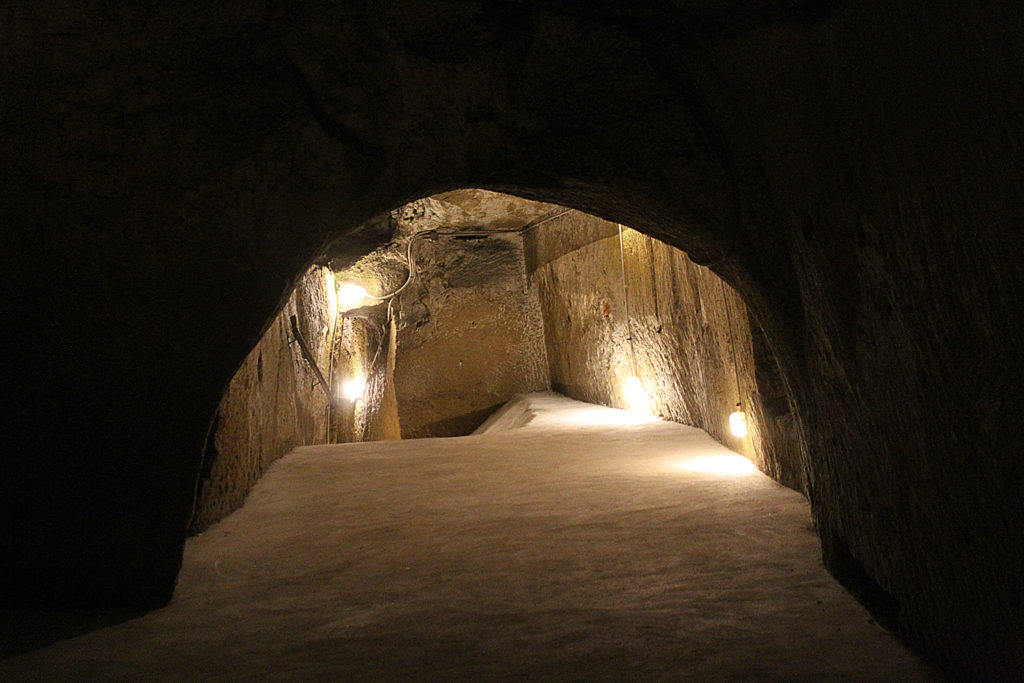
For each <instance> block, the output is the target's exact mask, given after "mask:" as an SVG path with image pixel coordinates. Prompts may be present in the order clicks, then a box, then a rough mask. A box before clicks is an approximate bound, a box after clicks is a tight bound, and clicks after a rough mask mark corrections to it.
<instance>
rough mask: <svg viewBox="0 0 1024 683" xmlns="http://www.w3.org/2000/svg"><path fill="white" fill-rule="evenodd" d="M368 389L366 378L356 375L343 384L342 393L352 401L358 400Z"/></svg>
mask: <svg viewBox="0 0 1024 683" xmlns="http://www.w3.org/2000/svg"><path fill="white" fill-rule="evenodd" d="M364 391H366V380H365V379H363V378H362V377H354V378H353V379H350V380H348V381H347V382H345V383H344V384H342V385H341V394H342V396H344V397H345V398H347V399H348V400H350V401H358V400H359V399H361V398H362V397H363V392H364Z"/></svg>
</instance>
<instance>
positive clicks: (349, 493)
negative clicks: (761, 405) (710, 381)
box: [0, 395, 934, 681]
mask: <svg viewBox="0 0 1024 683" xmlns="http://www.w3.org/2000/svg"><path fill="white" fill-rule="evenodd" d="M525 402H526V406H525V411H526V412H528V413H529V414H530V415H531V417H532V419H531V420H530V421H529V422H528V423H527V424H525V426H521V427H520V428H517V429H513V430H511V431H503V432H502V431H499V432H492V433H490V434H486V435H481V436H470V437H461V438H450V439H423V440H410V441H390V442H376V443H360V444H343V445H335V446H310V447H305V448H300V449H298V450H296V451H295V452H293V453H291V454H289V455H288V456H286V457H284V458H282V459H280V460H278V461H277V462H275V463H274V465H273V466H272V467H271V468H270V470H269V471H268V472H267V474H266V476H265V477H264V478H263V479H262V480H261V481H260V482H259V484H258V485H257V486H256V488H255V489H254V491H253V493H252V495H251V496H250V498H249V500H248V501H247V502H246V504H245V506H244V507H243V508H242V509H241V510H239V511H238V512H236V513H234V514H233V515H231V516H230V517H228V518H227V519H225V520H223V521H222V522H220V523H219V524H217V525H215V526H214V527H212V528H211V529H209V530H208V531H206V532H205V533H203V534H202V535H201V536H198V537H195V538H192V539H190V540H189V542H188V546H187V548H186V552H185V563H184V566H183V569H182V572H181V577H180V579H179V583H178V588H177V590H176V592H175V596H174V599H173V600H172V602H171V603H170V604H169V605H168V606H167V607H165V608H164V609H161V610H157V611H155V612H152V613H150V614H148V615H146V616H144V617H141V618H138V619H134V620H130V621H126V622H124V623H122V624H119V625H116V626H110V627H108V628H104V629H101V630H96V631H93V632H91V633H88V634H85V635H82V636H80V637H77V638H74V639H71V640H66V641H64V642H59V643H56V644H54V645H52V646H50V647H48V648H45V649H41V650H37V651H34V652H30V653H26V654H24V655H21V656H19V657H16V658H14V659H10V660H7V661H2V662H0V678H4V679H7V680H83V679H103V680H198V679H203V680H209V679H225V680H346V681H361V680H438V681H440V680H521V679H523V678H530V679H539V680H558V681H563V680H588V681H592V680H609V681H611V680H616V681H622V680H643V681H652V680H657V681H679V680H713V681H726V680H744V681H749V680H787V681H794V680H796V681H820V680H855V681H895V680H898V681H923V680H931V679H932V678H933V676H934V674H933V673H932V672H931V671H930V670H928V669H927V668H926V667H924V666H923V665H922V664H921V663H920V662H919V661H918V660H917V659H916V658H915V657H914V656H912V655H911V654H909V653H908V652H907V651H906V650H905V649H904V648H903V647H901V646H900V645H899V644H898V643H897V642H896V641H895V640H894V639H893V638H892V636H891V635H890V634H889V633H888V632H886V631H884V630H883V629H882V628H881V627H879V626H878V625H876V624H875V623H874V622H873V621H872V620H871V618H870V616H869V615H868V614H867V613H866V612H865V611H864V609H863V608H862V607H861V606H860V605H858V604H857V603H856V602H855V601H854V600H853V599H852V598H851V597H850V596H849V595H848V594H847V593H845V592H844V591H843V590H842V589H841V588H840V587H839V585H838V584H837V583H836V582H835V581H834V580H833V579H832V578H831V577H830V576H829V575H828V574H827V573H826V572H825V570H824V568H823V567H822V565H821V560H820V552H821V547H820V545H819V543H818V540H817V538H816V536H815V535H814V533H813V532H812V530H811V528H810V515H809V511H808V507H807V503H806V501H805V500H804V499H803V497H801V496H800V495H799V494H797V493H795V492H793V491H791V490H789V489H786V488H784V487H782V486H780V485H778V484H776V483H775V482H773V481H771V480H770V479H768V478H767V477H765V476H764V475H762V474H760V473H758V472H757V471H756V470H755V469H754V468H753V467H751V466H750V463H749V462H748V461H747V460H745V459H744V458H743V457H742V456H739V455H737V454H735V453H733V452H731V451H729V450H727V449H726V448H724V447H723V446H721V445H720V444H718V443H717V442H715V441H714V440H713V439H711V438H710V437H709V436H708V435H707V434H705V433H704V432H702V431H700V430H698V429H695V428H692V427H684V426H682V425H678V424H674V423H671V422H662V421H658V420H653V419H652V418H649V417H643V416H638V415H636V414H633V413H628V412H625V411H619V410H613V409H610V408H602V407H598V406H592V405H587V404H583V403H579V402H575V401H571V400H568V399H565V398H562V397H558V396H553V395H541V396H536V395H535V396H530V397H527V398H526V399H525ZM744 465H745V466H744Z"/></svg>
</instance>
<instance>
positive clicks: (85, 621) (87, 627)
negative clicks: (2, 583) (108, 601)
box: [0, 609, 147, 658]
mask: <svg viewBox="0 0 1024 683" xmlns="http://www.w3.org/2000/svg"><path fill="white" fill-rule="evenodd" d="M146 613H147V612H146V610H126V609H110V610H87V609H76V610H2V611H0V658H7V657H15V656H17V655H20V654H24V653H26V652H31V651H32V650H38V649H40V648H44V647H46V646H48V645H52V644H54V643H56V642H59V641H62V640H68V639H70V638H76V637H78V636H80V635H83V634H86V633H89V632H90V631H97V630H99V629H103V628H107V627H109V626H116V625H117V624H121V623H124V622H126V621H130V620H132V619H138V618H139V617H141V616H143V615H144V614H146Z"/></svg>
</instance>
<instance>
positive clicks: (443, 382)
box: [395, 235, 549, 438]
mask: <svg viewBox="0 0 1024 683" xmlns="http://www.w3.org/2000/svg"><path fill="white" fill-rule="evenodd" d="M417 268H418V270H419V273H418V275H417V278H416V280H415V282H414V283H413V284H412V286H411V287H410V289H411V291H410V292H409V294H408V295H407V296H405V297H403V304H402V314H401V321H402V324H401V327H400V329H399V331H398V355H397V361H396V365H395V380H396V385H395V386H396V397H397V400H398V408H399V414H400V420H401V424H402V435H403V437H405V438H419V437H434V436H460V435H463V434H468V433H470V432H472V431H473V430H474V429H476V428H477V427H478V426H479V425H480V424H481V423H482V422H483V421H484V420H486V419H487V417H488V416H489V415H490V414H491V413H492V412H494V411H495V410H496V409H497V408H499V407H500V406H501V405H502V404H503V403H505V402H506V401H508V400H509V399H510V398H512V396H514V395H515V394H518V393H525V392H531V391H542V390H545V389H547V388H548V386H549V382H548V367H547V357H546V355H545V351H544V328H543V326H542V323H541V315H540V309H539V308H538V306H537V302H536V300H535V299H534V297H533V295H532V292H531V291H530V290H529V288H528V287H527V285H526V276H525V271H524V262H523V247H522V239H521V238H520V237H518V236H505V235H496V236H494V237H488V238H486V239H467V240H461V239H445V240H443V241H438V242H426V243H424V244H423V245H422V247H421V248H420V250H419V256H418V258H417Z"/></svg>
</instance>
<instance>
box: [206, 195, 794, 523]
mask: <svg viewBox="0 0 1024 683" xmlns="http://www.w3.org/2000/svg"><path fill="white" fill-rule="evenodd" d="M374 223H375V224H386V225H388V226H389V228H388V230H389V231H390V233H391V234H392V235H393V236H392V238H391V240H390V241H389V242H388V243H387V244H385V245H383V246H381V247H379V248H378V249H376V250H374V251H373V252H371V253H370V254H368V255H366V256H364V257H361V258H359V259H358V260H356V261H355V262H351V260H350V259H346V258H344V257H342V258H337V259H331V258H327V259H325V262H326V265H323V266H314V267H313V268H312V269H310V270H309V271H307V273H306V274H305V275H304V276H303V278H301V279H300V281H299V283H298V285H297V286H296V288H295V289H294V290H293V291H292V292H291V294H290V295H289V297H288V301H287V304H286V305H285V307H284V308H283V309H282V311H281V312H280V313H279V314H278V315H277V317H276V318H275V319H274V321H273V322H272V323H271V324H270V326H269V327H268V329H267V330H266V331H265V332H264V335H263V337H262V338H261V339H260V341H259V342H258V343H257V345H256V346H255V348H254V349H253V350H252V351H250V353H249V354H248V355H247V356H246V359H245V361H244V362H243V363H242V365H241V368H240V369H239V370H238V371H237V372H236V374H235V376H234V377H233V379H232V380H231V382H230V384H229V387H228V390H227V392H226V393H225V395H224V397H223V398H222V399H221V401H220V405H219V407H218V409H217V413H216V415H215V416H214V418H213V420H212V422H211V432H210V434H209V435H208V437H207V440H206V448H205V453H204V460H203V466H202V469H201V475H200V481H199V486H198V499H197V503H196V509H195V511H194V513H193V517H192V521H191V523H190V528H191V530H192V531H193V532H199V531H202V530H203V529H205V528H207V527H208V526H209V525H210V524H212V523H214V522H216V521H217V520H219V519H221V518H222V517H223V516H224V515H225V514H227V513H229V512H231V511H233V510H234V509H236V508H237V507H238V506H239V505H240V504H241V502H242V501H243V500H244V498H245V495H246V494H247V492H248V491H249V489H250V488H251V486H252V485H253V484H254V483H255V481H256V480H257V478H258V477H259V476H260V474H261V473H262V472H263V471H264V469H265V468H266V467H267V466H268V465H269V464H270V463H271V462H273V461H274V460H275V459H277V458H279V457H281V456H282V455H284V454H286V453H287V452H289V451H290V450H292V449H293V448H295V447H296V446H302V445H311V444H319V443H344V442H355V441H374V440H382V439H403V438H405V439H408V438H423V437H448V436H461V435H464V434H469V433H471V432H472V431H473V430H474V429H476V428H477V427H479V426H480V424H481V423H483V422H484V421H485V420H486V419H487V418H488V417H489V416H490V415H491V414H493V413H494V412H495V411H496V410H498V409H499V408H500V407H501V406H502V405H503V404H505V403H506V402H508V401H509V400H511V399H512V398H513V397H514V396H516V395H517V394H523V393H530V392H537V391H545V390H549V389H552V388H554V389H555V390H556V391H558V392H559V393H562V394H564V395H566V396H569V397H572V398H577V399H580V400H583V401H587V402H591V403H598V404H602V405H609V406H614V407H618V408H625V409H633V410H638V411H640V412H642V413H645V414H652V415H656V416H659V417H662V418H665V419H670V420H674V421H677V422H681V423H683V424H689V425H695V426H699V427H701V428H702V429H704V430H705V431H707V432H708V433H710V434H712V435H713V436H714V437H715V438H717V439H718V440H719V441H721V442H723V443H727V444H728V445H729V446H731V447H732V448H734V449H737V450H739V451H741V452H743V453H745V454H746V455H747V456H748V457H750V458H751V459H753V460H754V461H756V462H757V463H758V465H759V466H760V467H761V468H762V469H763V470H765V471H766V472H768V473H770V474H771V475H772V476H774V477H775V478H776V479H778V480H779V481H782V482H783V483H785V484H787V485H788V486H790V487H792V488H795V489H797V490H800V491H802V490H803V476H804V475H803V470H804V467H803V465H802V464H801V463H800V455H799V452H798V451H797V450H796V445H795V444H796V441H795V438H796V437H795V427H794V426H793V425H794V419H793V416H792V415H791V413H790V410H789V408H788V403H787V399H786V397H785V395H784V394H783V393H782V388H781V386H780V385H779V382H778V379H777V376H778V370H777V368H775V367H774V359H773V358H772V357H771V354H770V351H768V350H767V348H766V346H765V345H764V343H763V341H761V340H758V341H759V345H758V348H759V353H758V355H757V356H756V358H755V353H754V338H753V337H752V335H751V329H750V326H749V324H748V320H747V312H746V308H745V306H744V304H743V303H742V300H741V299H740V298H739V297H738V296H737V295H736V293H735V292H734V291H733V290H732V288H731V287H729V286H728V285H726V284H725V283H724V282H723V281H722V280H721V279H719V278H718V277H717V276H716V275H714V273H712V272H711V271H709V270H708V269H706V268H703V267H701V266H698V265H696V264H694V263H693V262H692V261H690V260H689V259H688V258H687V257H686V255H685V254H684V253H683V252H681V251H679V250H678V249H674V248H672V247H669V246H668V245H666V244H664V243H662V242H659V241H658V240H655V239H653V238H650V237H647V236H646V235H642V234H640V233H637V232H635V231H633V230H631V229H629V228H626V227H623V226H621V225H617V224H615V223H611V222H608V221H605V220H602V219H599V218H596V217H594V216H591V215H588V214H585V213H582V212H579V211H574V210H571V209H567V208H565V207H561V206H557V205H550V204H544V203H540V202H532V201H528V200H524V199H518V198H515V197H512V196H509V195H502V194H499V193H494V192H487V191H483V190H461V191H453V192H448V193H444V194H442V195H436V196H433V197H428V198H425V199H422V200H418V201H415V202H412V203H410V204H407V205H405V206H403V207H401V208H399V209H396V210H394V211H392V212H390V213H388V214H385V215H383V216H381V217H378V218H376V219H374ZM367 289H369V290H370V291H369V292H367ZM755 360H756V361H758V362H759V363H760V365H756V364H755ZM755 368H757V369H756V370H755ZM762 396H767V397H768V402H773V403H770V404H769V407H768V410H769V411H770V412H769V413H765V410H766V408H765V404H766V401H763V400H762V398H761V397H762ZM732 413H739V414H741V415H742V419H743V421H744V424H747V422H746V415H747V413H749V414H750V417H751V419H750V422H749V424H750V426H751V427H752V428H753V429H752V430H751V431H750V435H749V437H747V435H746V434H745V433H740V435H739V436H736V435H735V434H734V433H733V431H732V430H731V429H730V424H729V418H730V415H731V414H732ZM736 419H739V416H738V417H737V418H736ZM734 421H735V420H734ZM745 431H746V430H744V432H745ZM744 437H747V438H744Z"/></svg>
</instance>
